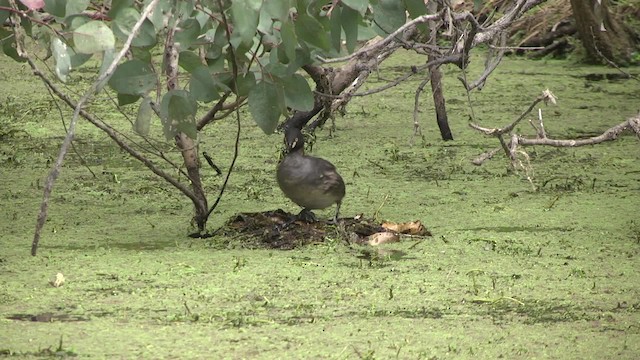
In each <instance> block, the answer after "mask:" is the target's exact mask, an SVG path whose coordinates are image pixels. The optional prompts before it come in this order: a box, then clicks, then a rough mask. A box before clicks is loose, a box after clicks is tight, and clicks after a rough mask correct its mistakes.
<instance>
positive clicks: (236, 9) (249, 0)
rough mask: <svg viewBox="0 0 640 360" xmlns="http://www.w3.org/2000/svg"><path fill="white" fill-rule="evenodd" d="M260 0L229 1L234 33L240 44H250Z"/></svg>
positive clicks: (256, 24)
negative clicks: (237, 35)
mask: <svg viewBox="0 0 640 360" xmlns="http://www.w3.org/2000/svg"><path fill="white" fill-rule="evenodd" d="M261 7H262V0H234V1H233V2H232V3H231V18H232V20H233V26H234V29H233V30H234V33H237V34H239V36H240V40H241V41H242V44H244V45H245V46H251V44H252V42H253V37H254V36H255V34H256V29H257V27H258V20H259V17H260V8H261Z"/></svg>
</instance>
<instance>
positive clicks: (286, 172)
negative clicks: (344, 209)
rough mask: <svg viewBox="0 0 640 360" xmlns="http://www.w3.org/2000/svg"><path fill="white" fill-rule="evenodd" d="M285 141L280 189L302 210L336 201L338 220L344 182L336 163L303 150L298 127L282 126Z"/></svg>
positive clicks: (279, 166)
mask: <svg viewBox="0 0 640 360" xmlns="http://www.w3.org/2000/svg"><path fill="white" fill-rule="evenodd" d="M285 144H286V147H287V155H286V156H285V157H284V159H283V160H282V162H281V163H280V164H279V165H278V171H277V178H278V185H279V186H280V189H282V192H283V193H284V194H285V195H286V196H287V197H288V198H289V199H291V200H292V201H293V202H294V203H296V204H298V205H299V206H301V207H302V208H303V209H304V210H303V212H304V211H305V210H314V209H324V208H327V207H329V206H331V205H333V204H336V214H335V216H334V221H337V220H338V214H339V212H340V204H341V203H342V198H344V195H345V185H344V181H343V180H342V177H341V176H340V174H338V171H337V170H336V167H335V166H333V164H332V163H330V162H328V161H327V160H325V159H321V158H318V157H314V156H308V155H305V154H304V137H303V135H302V132H301V131H300V130H299V129H296V128H288V129H286V130H285Z"/></svg>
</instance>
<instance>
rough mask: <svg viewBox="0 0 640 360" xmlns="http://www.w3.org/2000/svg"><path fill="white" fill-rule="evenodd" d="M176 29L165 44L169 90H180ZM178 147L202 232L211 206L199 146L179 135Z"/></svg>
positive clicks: (194, 217) (182, 134)
mask: <svg viewBox="0 0 640 360" xmlns="http://www.w3.org/2000/svg"><path fill="white" fill-rule="evenodd" d="M174 34H175V27H174V28H171V29H170V30H169V33H168V34H167V42H166V44H165V51H164V60H165V66H166V69H165V73H166V75H167V90H173V89H177V88H178V58H179V54H178V50H177V48H176V46H175V44H174V42H173V40H174ZM175 142H176V145H177V146H178V149H180V151H181V153H182V158H183V159H184V166H185V167H186V168H187V175H189V181H190V182H191V189H192V191H193V193H192V196H189V198H190V199H191V201H192V202H193V205H194V207H195V215H194V216H193V223H194V224H195V225H196V226H197V228H198V231H199V232H202V231H204V229H205V226H206V224H207V218H208V216H209V206H208V204H207V196H206V193H205V191H204V187H203V186H202V180H201V177H200V161H199V159H198V145H197V144H196V142H195V141H194V140H193V139H192V138H190V137H189V136H187V135H186V134H185V133H178V134H177V135H176V137H175Z"/></svg>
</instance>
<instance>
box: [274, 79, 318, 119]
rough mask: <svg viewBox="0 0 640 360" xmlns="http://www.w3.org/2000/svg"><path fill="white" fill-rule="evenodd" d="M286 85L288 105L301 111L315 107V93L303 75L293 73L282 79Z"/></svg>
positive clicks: (285, 96) (286, 101) (285, 98)
mask: <svg viewBox="0 0 640 360" xmlns="http://www.w3.org/2000/svg"><path fill="white" fill-rule="evenodd" d="M281 82H282V85H283V86H284V100H285V103H286V105H287V106H288V107H290V108H292V109H296V110H300V111H309V110H311V109H313V93H312V92H311V88H310V87H309V83H307V80H305V78H304V77H302V75H299V74H293V76H289V77H286V78H283V79H281Z"/></svg>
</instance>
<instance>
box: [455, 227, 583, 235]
mask: <svg viewBox="0 0 640 360" xmlns="http://www.w3.org/2000/svg"><path fill="white" fill-rule="evenodd" d="M460 230H463V231H482V230H484V231H493V232H499V233H511V232H518V231H525V232H555V231H561V232H566V231H574V230H575V229H574V228H569V227H560V226H554V227H537V226H482V227H474V228H464V229H460Z"/></svg>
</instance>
